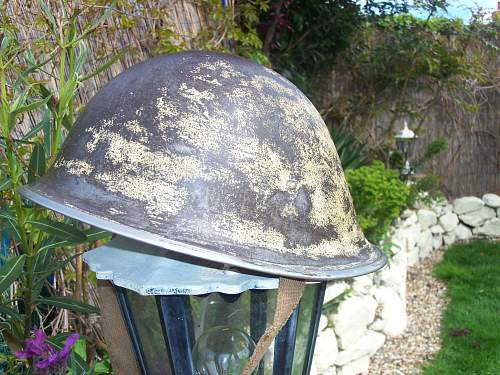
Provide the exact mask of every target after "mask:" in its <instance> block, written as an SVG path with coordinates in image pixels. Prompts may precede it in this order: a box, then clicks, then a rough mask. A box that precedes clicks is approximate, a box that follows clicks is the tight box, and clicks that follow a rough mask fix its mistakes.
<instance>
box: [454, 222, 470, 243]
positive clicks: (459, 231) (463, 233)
mask: <svg viewBox="0 0 500 375" xmlns="http://www.w3.org/2000/svg"><path fill="white" fill-rule="evenodd" d="M455 236H456V239H457V240H459V241H468V240H470V239H471V238H472V231H471V230H470V228H469V227H468V226H467V225H463V224H458V226H457V227H456V228H455Z"/></svg>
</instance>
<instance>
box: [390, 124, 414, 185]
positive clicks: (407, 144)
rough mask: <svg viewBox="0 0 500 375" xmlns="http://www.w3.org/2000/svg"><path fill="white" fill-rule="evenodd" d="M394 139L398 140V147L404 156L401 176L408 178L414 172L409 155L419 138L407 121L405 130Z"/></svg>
mask: <svg viewBox="0 0 500 375" xmlns="http://www.w3.org/2000/svg"><path fill="white" fill-rule="evenodd" d="M394 138H395V139H396V146H397V148H398V150H399V151H400V152H401V153H402V154H403V156H404V161H403V167H402V169H401V175H403V176H407V175H409V174H411V172H412V169H411V163H410V159H409V154H410V151H411V147H412V145H413V143H414V141H415V140H416V139H417V136H416V135H415V132H414V131H413V130H411V129H410V128H409V127H408V122H407V121H406V120H405V121H404V127H403V129H401V130H400V131H399V132H397V133H396V135H395V136H394Z"/></svg>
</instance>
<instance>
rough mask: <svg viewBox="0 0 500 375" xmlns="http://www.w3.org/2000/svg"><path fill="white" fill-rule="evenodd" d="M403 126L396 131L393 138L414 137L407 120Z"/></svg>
mask: <svg viewBox="0 0 500 375" xmlns="http://www.w3.org/2000/svg"><path fill="white" fill-rule="evenodd" d="M404 124H405V126H404V128H403V129H401V130H400V131H399V132H397V133H396V135H395V138H396V139H401V140H411V139H415V132H414V131H413V130H411V129H410V128H409V127H408V122H406V121H405V122H404Z"/></svg>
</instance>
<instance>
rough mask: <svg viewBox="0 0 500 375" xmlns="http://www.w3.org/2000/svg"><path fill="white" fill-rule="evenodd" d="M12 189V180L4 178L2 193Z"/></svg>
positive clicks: (1, 185) (0, 183)
mask: <svg viewBox="0 0 500 375" xmlns="http://www.w3.org/2000/svg"><path fill="white" fill-rule="evenodd" d="M11 187H12V180H11V179H10V178H4V179H3V180H0V191H4V190H7V189H10V188H11Z"/></svg>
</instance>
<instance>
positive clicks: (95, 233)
mask: <svg viewBox="0 0 500 375" xmlns="http://www.w3.org/2000/svg"><path fill="white" fill-rule="evenodd" d="M85 234H86V236H87V241H88V242H94V241H97V240H102V239H104V238H107V237H110V236H111V233H109V232H107V231H105V230H102V229H99V228H90V229H87V230H86V231H85Z"/></svg>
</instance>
